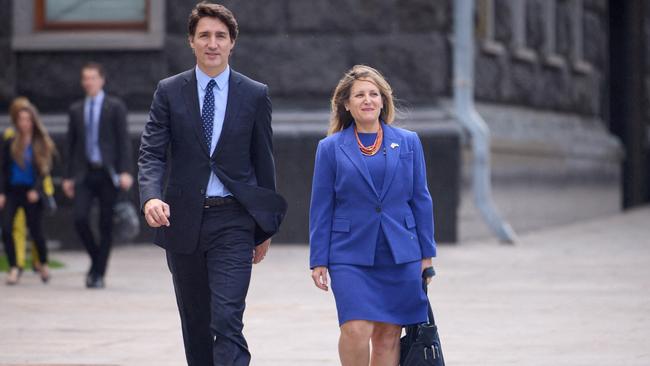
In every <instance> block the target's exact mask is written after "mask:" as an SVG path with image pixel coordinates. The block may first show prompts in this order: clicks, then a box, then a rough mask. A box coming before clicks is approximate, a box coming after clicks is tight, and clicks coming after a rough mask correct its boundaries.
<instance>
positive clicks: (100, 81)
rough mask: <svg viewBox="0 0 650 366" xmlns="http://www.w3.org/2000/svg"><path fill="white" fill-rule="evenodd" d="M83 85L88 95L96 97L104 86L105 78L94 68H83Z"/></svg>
mask: <svg viewBox="0 0 650 366" xmlns="http://www.w3.org/2000/svg"><path fill="white" fill-rule="evenodd" d="M81 86H82V87H83V89H84V91H85V92H86V95H88V96H91V97H94V96H95V95H97V93H99V91H100V90H102V88H103V87H104V78H103V77H102V76H101V75H100V74H99V71H98V70H97V69H94V68H87V69H83V70H81Z"/></svg>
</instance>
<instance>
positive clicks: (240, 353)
mask: <svg viewBox="0 0 650 366" xmlns="http://www.w3.org/2000/svg"><path fill="white" fill-rule="evenodd" d="M218 107H219V106H217V108H218ZM138 166H139V172H138V183H139V186H140V201H141V205H142V207H143V208H144V204H145V203H146V202H147V201H149V200H150V199H153V198H158V199H162V200H163V201H164V202H166V203H168V204H169V206H170V212H171V215H170V217H169V221H170V226H169V227H161V228H158V229H156V233H155V239H154V242H155V244H157V245H159V246H161V247H163V248H164V249H166V250H167V260H168V265H169V268H170V271H171V273H172V278H173V280H174V289H175V291H176V299H177V302H178V308H179V312H180V315H181V324H182V330H183V338H184V343H185V353H186V357H187V361H188V364H189V365H197V366H205V365H248V364H249V362H250V353H249V351H248V348H247V345H246V341H245V340H244V337H243V335H242V328H243V324H242V316H243V312H244V306H245V297H246V294H247V291H248V284H249V281H250V272H251V266H252V252H253V249H254V245H256V244H260V243H262V242H263V241H264V240H266V239H267V238H270V237H271V236H272V235H273V234H275V233H276V232H277V230H278V228H279V226H280V223H281V221H282V219H283V217H284V214H285V212H286V202H285V201H284V199H283V198H282V197H281V196H280V195H278V194H277V193H276V192H275V164H274V160H273V146H272V129H271V102H270V99H269V98H268V88H267V87H266V85H263V84H261V83H258V82H256V81H254V80H251V79H249V78H247V77H246V76H244V75H242V74H239V73H237V72H235V71H234V70H231V74H230V80H229V84H228V100H227V105H226V111H225V117H224V122H223V129H222V132H221V135H220V138H219V140H218V142H217V146H216V148H215V150H214V152H213V154H212V155H210V154H209V150H208V146H207V144H206V143H205V139H204V137H203V127H202V123H201V114H200V106H199V96H198V91H197V80H196V74H195V70H194V69H192V70H189V71H186V72H183V73H181V74H178V75H175V76H172V77H170V78H168V79H165V80H162V81H160V83H159V84H158V87H157V89H156V91H155V93H154V97H153V102H152V105H151V111H150V114H149V121H148V122H147V124H146V126H145V129H144V132H143V134H142V139H141V146H140V157H139V160H138ZM167 171H168V172H167ZM166 172H167V173H166ZM211 172H213V173H214V174H215V175H216V176H217V177H218V178H219V180H220V181H221V182H222V183H223V184H224V186H225V187H226V188H227V189H228V191H229V192H231V193H232V195H233V196H234V198H235V202H234V203H232V204H225V205H222V206H217V207H210V208H206V207H204V206H205V198H206V187H207V184H208V179H209V177H210V173H211ZM166 174H168V177H167V182H166V183H164V179H165V178H164V177H165V175H166ZM165 186H166V187H165ZM163 192H164V193H163Z"/></svg>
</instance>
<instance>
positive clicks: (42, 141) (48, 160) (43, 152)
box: [9, 97, 56, 175]
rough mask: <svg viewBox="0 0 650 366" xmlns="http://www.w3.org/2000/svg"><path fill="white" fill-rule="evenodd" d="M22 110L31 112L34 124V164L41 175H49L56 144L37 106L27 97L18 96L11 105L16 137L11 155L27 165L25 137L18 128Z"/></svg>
mask: <svg viewBox="0 0 650 366" xmlns="http://www.w3.org/2000/svg"><path fill="white" fill-rule="evenodd" d="M20 112H27V113H29V116H30V119H31V120H32V124H33V126H34V127H33V132H32V149H33V152H34V165H35V167H36V169H37V170H38V172H39V173H40V174H41V175H47V174H49V173H50V170H51V169H52V159H53V157H54V155H56V146H55V145H54V141H52V138H51V137H50V135H49V134H48V133H47V130H46V129H45V126H43V123H42V122H41V119H40V117H39V115H38V110H37V109H36V107H35V106H34V105H33V104H32V103H31V102H30V101H29V99H27V98H25V97H18V98H16V99H14V101H13V102H12V103H11V107H9V114H10V115H11V122H12V123H13V125H14V129H15V133H16V134H15V137H14V139H13V141H12V142H11V147H10V149H11V157H12V158H13V159H14V161H15V162H16V163H17V164H18V165H20V166H21V167H24V166H25V160H24V152H25V148H26V147H27V146H25V143H24V139H23V138H22V137H23V136H22V131H21V130H20V129H19V128H18V115H19V114H20Z"/></svg>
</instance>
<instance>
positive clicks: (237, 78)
mask: <svg viewBox="0 0 650 366" xmlns="http://www.w3.org/2000/svg"><path fill="white" fill-rule="evenodd" d="M241 81H242V79H241V75H240V74H239V73H238V72H236V71H234V70H232V69H230V80H228V101H227V102H226V114H225V116H224V117H223V126H222V127H221V134H220V135H219V140H217V147H216V148H215V149H214V153H213V154H212V157H211V158H212V159H214V157H215V156H217V154H218V153H219V152H220V151H221V150H222V149H223V145H224V144H223V143H222V141H226V140H227V139H228V135H229V134H230V131H231V130H232V128H233V126H235V125H236V124H237V123H236V121H237V115H238V114H239V109H240V106H241V100H242V98H241V93H242V90H241V85H240V84H241Z"/></svg>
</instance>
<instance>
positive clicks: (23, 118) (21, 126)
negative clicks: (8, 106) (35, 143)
mask: <svg viewBox="0 0 650 366" xmlns="http://www.w3.org/2000/svg"><path fill="white" fill-rule="evenodd" d="M16 128H18V130H19V131H20V133H21V134H23V135H31V134H32V131H33V130H34V123H33V122H32V115H31V114H30V113H29V112H27V111H20V112H18V118H17V120H16Z"/></svg>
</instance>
